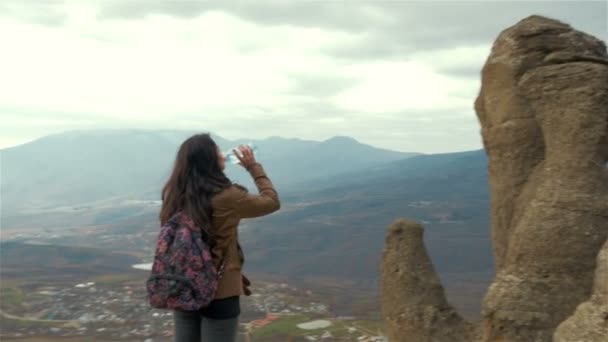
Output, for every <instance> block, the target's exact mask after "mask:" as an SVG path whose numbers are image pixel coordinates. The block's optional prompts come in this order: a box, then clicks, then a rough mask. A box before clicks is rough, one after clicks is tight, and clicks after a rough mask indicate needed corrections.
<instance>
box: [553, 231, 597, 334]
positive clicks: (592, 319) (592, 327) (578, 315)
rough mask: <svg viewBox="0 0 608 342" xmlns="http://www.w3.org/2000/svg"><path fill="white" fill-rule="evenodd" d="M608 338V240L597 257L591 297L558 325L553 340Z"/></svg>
mask: <svg viewBox="0 0 608 342" xmlns="http://www.w3.org/2000/svg"><path fill="white" fill-rule="evenodd" d="M607 340H608V241H607V242H606V243H605V244H604V247H602V250H601V251H600V254H599V255H598V257H597V270H596V271H595V282H594V285H593V294H592V295H591V299H589V300H588V301H586V302H584V303H583V304H581V305H579V306H578V308H577V309H576V312H575V313H574V315H572V316H570V318H568V319H567V320H566V321H564V322H563V323H562V324H560V326H559V327H558V329H557V331H556V333H555V337H554V338H553V341H555V342H575V341H607Z"/></svg>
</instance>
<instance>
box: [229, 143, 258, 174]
mask: <svg viewBox="0 0 608 342" xmlns="http://www.w3.org/2000/svg"><path fill="white" fill-rule="evenodd" d="M239 151H240V154H239V153H238V152H239ZM239 151H237V150H236V149H234V150H233V152H234V155H235V156H236V158H237V159H238V160H239V165H241V166H242V167H244V168H245V169H249V168H250V167H251V166H253V165H254V164H255V163H257V161H256V160H255V156H254V155H253V149H252V148H251V147H250V146H248V145H239Z"/></svg>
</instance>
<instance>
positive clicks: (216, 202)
mask: <svg viewBox="0 0 608 342" xmlns="http://www.w3.org/2000/svg"><path fill="white" fill-rule="evenodd" d="M239 150H240V153H241V155H239V153H237V151H236V150H235V154H236V156H237V158H238V159H239V161H240V163H239V164H240V165H241V166H242V167H244V168H245V169H246V170H247V171H248V172H249V173H250V174H251V176H252V177H253V179H254V181H255V185H256V186H257V188H258V191H259V195H251V194H249V193H248V192H247V189H245V188H244V187H242V186H240V185H236V184H232V182H231V181H230V180H229V179H228V178H227V177H226V175H225V174H224V171H223V170H224V168H225V159H224V155H223V154H222V152H221V150H220V149H219V148H218V146H217V145H216V144H215V142H214V141H213V139H211V137H210V136H209V134H198V135H195V136H192V137H190V138H189V139H187V140H186V141H185V142H184V143H183V144H182V145H181V147H180V149H179V151H178V152H177V158H176V161H175V166H174V168H173V172H172V174H171V176H170V177H169V180H168V181H167V184H166V185H165V187H164V188H163V192H162V199H163V204H162V208H161V212H160V220H161V223H163V224H164V223H165V222H167V220H169V218H171V216H172V215H173V214H174V213H176V212H177V211H178V210H180V209H181V210H183V211H184V212H185V213H187V214H188V215H190V217H191V218H192V219H193V220H194V222H195V223H196V225H197V226H198V227H207V228H208V229H207V230H208V231H209V232H210V234H211V235H210V236H209V237H208V238H209V239H210V241H211V246H212V255H213V261H214V263H215V265H216V267H219V266H220V264H221V263H222V262H223V263H224V273H223V276H222V278H221V279H220V281H219V284H218V289H217V293H216V296H215V299H214V300H213V301H212V302H211V303H210V305H209V306H208V307H206V308H204V309H201V310H199V311H190V312H187V311H174V319H175V341H176V342H200V341H205V342H216V341H217V342H230V341H235V340H236V334H237V328H238V316H239V314H240V303H239V296H240V295H241V294H247V295H248V294H250V292H249V289H248V286H249V280H247V278H245V277H244V276H243V275H242V274H241V268H242V266H243V261H244V257H243V253H242V251H241V248H240V245H239V242H238V225H239V221H240V220H241V219H244V218H250V217H258V216H263V215H268V214H270V213H272V212H275V211H277V210H279V208H280V203H279V197H278V195H277V192H276V191H275V189H274V188H273V186H272V183H271V182H270V179H268V177H267V176H266V173H265V172H264V169H263V168H262V165H260V164H259V163H258V162H256V160H255V157H254V155H253V151H252V150H251V148H250V147H248V146H239Z"/></svg>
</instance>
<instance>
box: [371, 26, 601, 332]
mask: <svg viewBox="0 0 608 342" xmlns="http://www.w3.org/2000/svg"><path fill="white" fill-rule="evenodd" d="M475 109H476V112H477V115H478V118H479V122H480V124H481V127H482V130H481V134H482V137H483V142H484V147H485V150H486V152H487V154H488V163H489V166H488V168H489V183H490V184H489V185H490V190H491V202H492V207H491V210H492V213H491V214H492V240H493V245H494V255H495V260H496V273H497V276H496V278H495V280H494V282H493V284H492V285H491V287H490V288H489V290H488V293H487V295H486V297H485V299H484V304H483V309H482V323H481V325H480V326H479V327H478V331H477V334H478V335H476V336H477V337H475V338H473V337H470V338H468V339H467V338H460V339H456V338H454V339H452V341H471V340H478V341H522V342H523V341H525V342H530V341H551V339H552V335H553V333H554V331H555V329H556V328H557V326H558V325H559V324H560V323H561V322H563V321H564V320H565V319H566V318H568V317H569V316H570V315H572V313H573V312H574V311H575V309H576V307H577V306H578V305H579V304H580V303H581V302H583V301H585V300H587V299H588V298H589V297H590V295H591V289H592V283H593V276H594V270H595V267H596V256H597V254H598V252H599V250H600V247H601V246H602V244H603V243H604V242H605V241H606V239H607V237H608V170H607V169H606V167H605V165H606V161H607V160H608V55H607V53H606V46H605V44H604V43H603V42H602V41H600V40H598V39H596V38H594V37H592V36H589V35H587V34H585V33H582V32H580V31H576V30H574V29H573V28H571V27H570V26H568V25H566V24H564V23H561V22H558V21H555V20H551V19H547V18H543V17H538V16H532V17H529V18H527V19H525V20H523V21H521V22H519V23H517V24H516V25H515V26H513V27H511V28H509V29H507V30H505V31H503V32H502V33H501V34H500V36H499V37H498V39H497V40H496V42H495V44H494V46H493V48H492V52H491V54H490V56H489V58H488V60H487V62H486V64H485V66H484V68H483V71H482V88H481V91H480V94H479V96H478V98H477V101H476V102H475ZM391 240H395V241H391ZM398 241H401V242H400V243H401V244H400V245H399V244H398ZM412 243H413V242H412ZM419 243H420V244H422V242H421V241H419ZM403 248H413V249H414V250H422V251H424V248H423V247H421V246H417V245H416V246H412V245H411V243H410V244H406V243H405V242H403V239H399V238H396V237H395V233H394V227H392V228H391V229H390V230H389V236H388V240H387V247H386V252H385V258H384V260H383V263H384V264H383V274H382V277H383V290H382V291H383V296H386V297H383V305H384V306H383V311H384V314H385V317H386V320H387V322H389V328H390V330H391V335H392V336H402V337H399V338H401V339H397V341H425V340H428V341H431V340H433V339H432V338H431V337H429V336H430V335H429V334H431V333H432V332H433V331H435V330H443V329H447V330H449V331H469V330H468V329H469V328H468V327H466V323H462V327H461V328H454V327H453V326H452V325H451V324H447V323H446V322H444V321H443V320H438V321H436V323H435V325H434V328H433V329H430V330H429V329H427V330H428V331H429V332H428V333H427V334H426V335H424V336H422V337H419V339H410V338H408V336H406V333H410V330H411V328H409V326H411V325H412V324H414V323H412V322H415V320H413V319H410V318H415V317H419V316H420V315H423V314H424V313H423V312H422V311H421V308H423V307H424V308H425V309H424V310H427V311H433V310H439V311H441V310H444V308H445V307H446V306H445V305H447V304H444V302H445V298H444V297H443V292H442V291H441V293H440V294H439V293H437V294H435V296H436V297H433V298H434V299H431V298H429V296H432V295H430V294H428V293H424V292H421V293H422V295H420V294H419V295H416V291H418V290H419V286H418V285H416V283H415V281H413V280H412V279H411V278H409V277H408V276H403V275H399V274H398V273H395V272H390V270H391V269H394V267H396V266H397V267H399V269H400V270H401V272H402V273H409V272H414V273H415V274H429V272H432V267H431V268H428V266H424V265H426V264H424V263H423V264H412V263H409V264H408V263H407V262H406V261H404V260H393V258H392V257H390V256H391V255H396V254H397V253H398V252H396V251H393V250H391V249H403ZM425 255H426V254H425ZM425 258H427V259H428V256H425ZM392 262H397V264H395V265H392V264H391V263H392ZM416 265H418V266H416ZM428 265H430V261H429V263H428ZM416 267H418V268H416ZM420 267H425V268H426V270H422V269H420ZM435 277H436V276H435ZM391 278H393V280H391ZM394 278H400V279H401V281H402V283H400V284H397V283H396V281H395V280H394ZM414 279H418V278H414ZM429 279H430V278H429ZM439 286H440V285H439ZM394 290H397V291H401V292H404V291H410V292H409V293H410V294H411V296H413V297H414V298H408V299H407V301H406V300H401V301H399V300H398V298H393V300H389V299H390V298H391V297H390V296H391V295H390V293H391V291H394ZM416 296H418V298H419V299H416ZM420 296H422V297H420ZM384 298H386V300H384ZM419 301H423V302H424V303H434V304H429V305H426V304H425V305H423V306H420V305H418V306H417V305H413V304H412V303H419ZM399 306H400V308H399V310H397V309H396V308H397V307H399ZM406 306H407V308H408V309H407V310H406V308H405V307H406ZM429 307H432V309H431V308H429ZM413 311H416V312H413ZM395 312H404V313H405V312H407V314H403V315H402V316H401V317H404V318H403V319H402V320H401V322H403V323H401V325H399V324H393V323H391V321H393V322H397V321H398V320H396V319H395V316H394V313H395ZM450 315H451V314H450ZM408 317H410V318H408ZM456 317H457V316H456ZM450 322H452V321H450ZM415 324H417V323H415ZM425 336H426V337H425ZM433 341H434V340H433Z"/></svg>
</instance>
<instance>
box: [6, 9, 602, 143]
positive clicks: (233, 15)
mask: <svg viewBox="0 0 608 342" xmlns="http://www.w3.org/2000/svg"><path fill="white" fill-rule="evenodd" d="M531 14H541V15H546V16H550V17H554V18H557V19H560V20H563V21H566V22H568V23H569V24H571V25H572V26H574V27H575V28H578V29H581V30H583V31H586V32H589V33H591V34H593V35H595V36H597V37H599V38H601V39H603V40H604V41H606V39H607V37H608V34H607V31H608V29H607V22H608V6H607V2H606V1H592V2H583V1H574V2H563V1H538V2H528V1H510V2H495V1H484V2H480V1H471V2H463V1H442V2H439V1H424V2H415V1H385V2H380V1H293V0H290V1H267V2H263V1H258V0H256V1H240V2H236V1H232V2H231V1H217V2H203V1H150V0H142V1H136V0H116V1H112V0H100V1H85V0H75V1H44V0H31V1H29V0H14V1H13V0H2V1H1V2H0V44H1V47H0V49H1V50H0V148H2V147H8V146H13V145H16V144H20V143H24V142H26V141H29V140H31V139H34V138H37V137H40V136H44V135H47V134H51V133H57V132H61V131H66V130H74V129H90V128H144V129H189V130H191V129H200V130H204V131H211V132H214V133H216V134H218V135H221V136H223V137H226V138H229V139H234V138H265V137H269V136H283V137H296V138H304V139H313V140H324V139H327V138H330V137H332V136H335V135H348V136H352V137H354V138H356V139H357V140H359V141H361V142H363V143H368V144H371V145H374V146H378V147H384V148H390V149H394V150H401V151H416V152H426V153H434V152H449V151H460V150H470V149H476V148H481V139H480V136H479V125H478V122H477V118H476V116H475V113H474V111H473V101H474V99H475V97H476V96H477V92H478V90H479V86H480V84H479V70H480V69H481V67H482V65H483V63H484V61H485V58H486V57H487V55H488V53H489V50H490V46H491V44H492V43H493V41H494V39H495V38H496V36H497V35H498V33H499V32H500V31H501V30H503V29H504V28H506V27H508V26H510V25H512V24H514V23H515V22H517V21H518V20H520V19H523V18H524V17H526V16H528V15H531Z"/></svg>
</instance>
